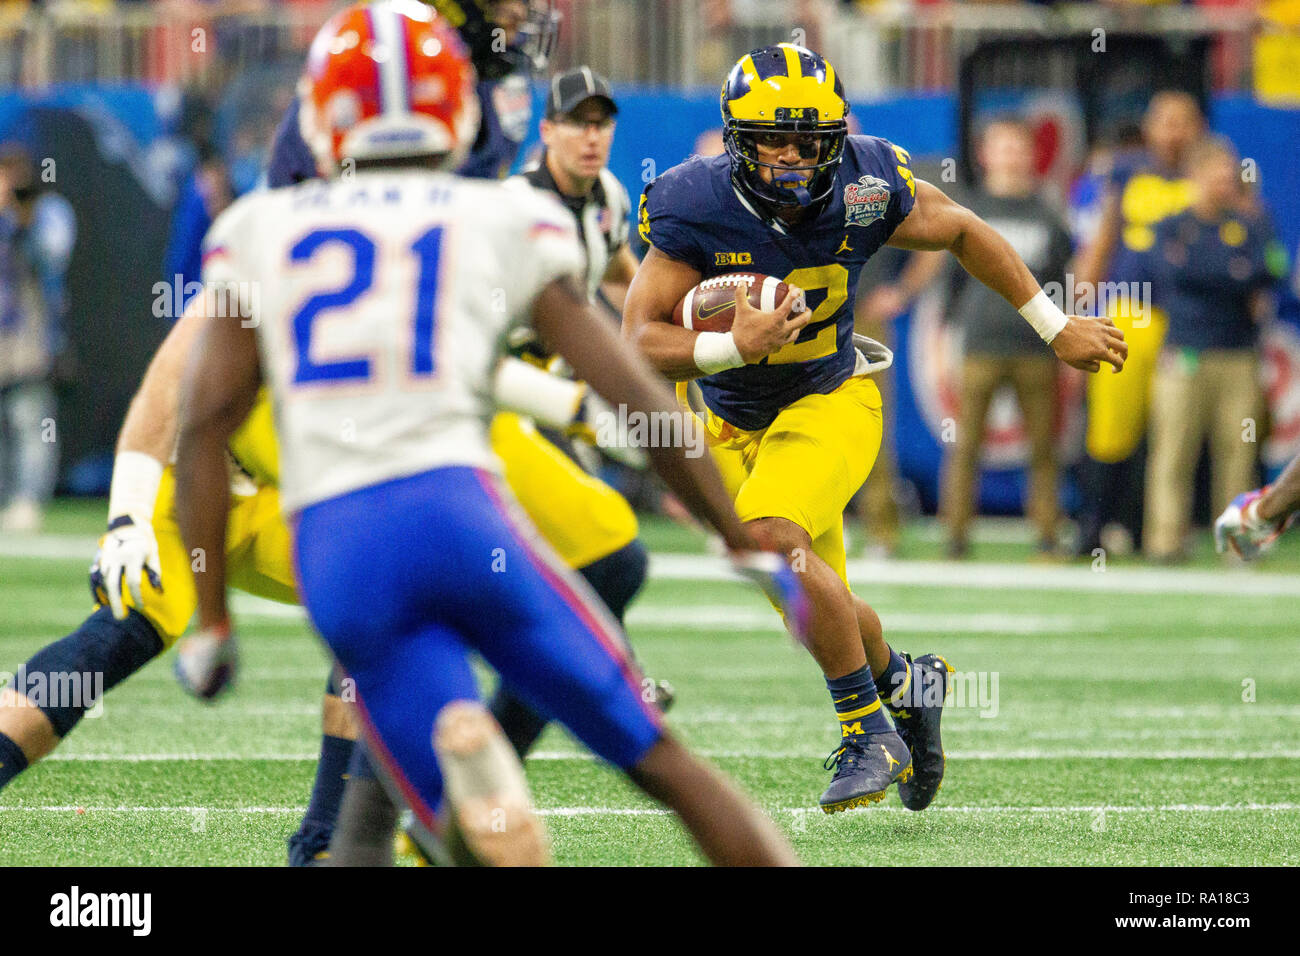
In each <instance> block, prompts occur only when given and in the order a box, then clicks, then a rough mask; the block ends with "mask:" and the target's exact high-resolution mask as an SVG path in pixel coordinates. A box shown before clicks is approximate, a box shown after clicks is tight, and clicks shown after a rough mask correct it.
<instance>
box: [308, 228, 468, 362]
mask: <svg viewBox="0 0 1300 956" xmlns="http://www.w3.org/2000/svg"><path fill="white" fill-rule="evenodd" d="M442 236H443V227H442V226H434V227H433V228H431V229H429V230H427V231H426V232H424V233H423V234H421V235H420V236H419V238H417V239H416V240H415V241H414V242H412V243H411V244H410V246H409V247H408V249H407V252H408V253H409V254H410V255H412V256H414V257H415V260H416V269H417V272H416V275H417V279H416V295H415V314H414V315H413V316H411V319H410V342H409V349H408V354H409V366H408V368H407V369H406V372H407V374H408V375H410V376H411V377H412V378H415V379H422V380H429V381H432V380H433V379H434V377H435V376H436V375H437V371H438V369H437V358H436V350H435V349H434V335H435V333H436V329H435V322H436V318H437V317H436V316H435V314H434V312H435V310H436V309H437V304H438V269H439V264H440V263H441V260H442ZM328 248H342V249H345V250H347V251H348V252H349V253H350V254H351V257H352V274H351V278H349V279H348V281H347V282H346V283H344V284H343V285H342V286H340V287H339V288H337V289H333V290H330V291H324V292H317V293H316V294H314V295H312V296H310V297H309V298H308V299H307V300H306V301H305V302H303V304H302V305H301V306H300V307H299V309H298V311H297V312H295V313H294V314H293V317H292V318H291V319H290V320H289V323H290V332H291V335H292V338H293V344H294V372H293V384H294V385H300V386H309V385H342V384H357V383H361V382H369V381H370V380H371V378H372V375H373V374H374V372H375V369H374V367H373V366H374V361H375V358H374V356H373V355H356V356H349V357H345V358H334V359H330V360H328V361H320V362H317V361H315V360H313V359H312V357H311V351H312V334H313V332H314V330H315V327H316V322H317V320H318V319H321V318H322V317H325V316H328V315H329V314H330V313H331V312H337V311H341V310H344V309H348V308H351V307H353V306H355V305H357V304H358V302H359V301H360V300H361V299H362V298H363V297H364V296H365V295H366V293H367V292H369V291H370V290H371V288H372V286H373V284H374V281H375V256H376V248H375V242H374V240H373V239H371V238H370V237H369V236H367V235H366V234H365V233H363V232H361V231H360V230H358V229H316V230H314V231H312V232H309V233H307V235H305V236H303V237H302V238H301V239H299V240H298V241H297V242H295V243H294V244H293V246H292V247H291V248H290V249H289V263H290V265H291V266H293V265H300V264H303V263H310V262H311V261H312V260H313V259H314V258H315V257H316V255H317V254H318V253H319V252H320V251H321V250H322V249H328Z"/></svg>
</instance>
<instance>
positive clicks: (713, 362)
mask: <svg viewBox="0 0 1300 956" xmlns="http://www.w3.org/2000/svg"><path fill="white" fill-rule="evenodd" d="M744 364H745V360H744V359H743V358H741V357H740V349H738V348H736V339H735V336H733V335H732V334H731V333H730V332H701V333H700V334H699V335H697V336H695V367H696V368H698V369H699V370H700V371H701V372H703V373H704V374H705V375H712V374H713V373H714V372H725V371H726V370H727V369H729V368H740V367H741V366H742V365H744Z"/></svg>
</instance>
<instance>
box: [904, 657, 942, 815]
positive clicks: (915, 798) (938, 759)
mask: <svg viewBox="0 0 1300 956" xmlns="http://www.w3.org/2000/svg"><path fill="white" fill-rule="evenodd" d="M908 660H909V662H910V663H911V666H912V668H913V671H912V687H911V689H910V690H909V692H908V697H909V698H910V699H909V701H907V702H905V704H904V709H903V710H900V711H896V712H895V713H894V726H895V727H896V728H897V729H898V734H899V736H900V737H902V738H903V741H904V742H905V743H906V744H907V749H908V751H909V752H910V753H911V755H912V771H913V773H912V775H911V778H910V779H908V780H907V781H902V780H900V781H899V782H898V796H899V799H900V800H902V801H903V806H905V807H907V809H909V810H924V809H925V808H926V807H928V806H929V805H930V801H932V800H933V799H934V795H935V794H936V793H938V792H939V788H940V787H941V786H942V785H943V771H944V768H945V767H946V765H947V763H948V755H947V754H945V753H944V752H943V743H942V741H940V739H939V718H940V717H942V716H943V702H944V699H945V698H946V697H947V695H948V685H949V683H951V677H950V675H951V674H952V673H953V669H952V665H951V664H949V663H948V662H947V661H946V660H944V659H943V658H942V657H940V656H939V655H938V654H925V655H923V656H921V657H918V658H917V659H916V660H914V661H913V660H911V658H908Z"/></svg>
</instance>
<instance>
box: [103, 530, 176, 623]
mask: <svg viewBox="0 0 1300 956" xmlns="http://www.w3.org/2000/svg"><path fill="white" fill-rule="evenodd" d="M145 576H147V577H148V578H149V583H150V584H151V585H153V587H154V589H155V590H157V591H161V590H162V589H163V585H162V562H161V559H160V558H159V557H158V539H157V537H155V536H154V533H153V525H152V524H150V523H149V521H147V520H143V519H142V520H137V519H136V518H134V517H132V516H131V515H120V516H118V517H116V518H114V519H113V520H112V521H110V522H109V523H108V532H107V533H106V534H105V535H104V536H103V537H102V538H100V539H99V551H98V553H97V554H96V555H95V561H94V563H93V564H91V566H90V590H91V593H92V594H93V595H94V597H95V600H96V601H98V602H99V603H100V604H103V603H105V602H107V604H108V606H109V607H111V608H112V609H113V616H114V617H115V618H117V619H118V620H119V621H120V620H122V619H123V618H125V617H126V613H127V607H126V604H125V602H124V601H123V600H122V586H123V584H125V585H126V588H127V590H128V591H129V592H130V594H131V600H133V601H134V602H135V606H136V607H137V608H139V607H142V606H143V604H144V593H143V588H142V586H141V583H140V581H141V578H143V577H145Z"/></svg>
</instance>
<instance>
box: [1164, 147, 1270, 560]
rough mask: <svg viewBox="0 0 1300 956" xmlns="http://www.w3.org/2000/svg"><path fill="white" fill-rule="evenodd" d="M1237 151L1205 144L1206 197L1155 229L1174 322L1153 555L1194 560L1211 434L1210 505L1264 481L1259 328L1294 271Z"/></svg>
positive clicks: (1199, 185)
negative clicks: (1190, 554)
mask: <svg viewBox="0 0 1300 956" xmlns="http://www.w3.org/2000/svg"><path fill="white" fill-rule="evenodd" d="M1240 170H1241V166H1240V164H1239V162H1238V159H1237V152H1236V150H1235V149H1234V148H1233V146H1232V144H1231V143H1229V142H1228V141H1227V140H1226V139H1222V138H1220V137H1214V138H1211V139H1207V140H1206V141H1204V142H1203V143H1201V144H1200V145H1198V146H1196V147H1195V148H1194V149H1193V151H1192V153H1191V155H1190V156H1189V159H1188V170H1187V172H1188V176H1189V177H1190V179H1191V181H1192V182H1193V183H1194V184H1195V186H1196V194H1197V198H1196V200H1195V201H1194V202H1193V204H1192V206H1191V208H1190V209H1188V210H1187V211H1186V212H1183V213H1180V214H1178V215H1176V216H1173V217H1171V218H1169V219H1166V220H1164V221H1163V222H1161V223H1160V224H1159V226H1157V227H1156V239H1155V246H1154V247H1153V249H1152V251H1151V256H1150V265H1149V267H1150V269H1151V275H1152V282H1153V299H1154V301H1155V303H1156V304H1157V305H1158V306H1160V308H1162V309H1163V310H1164V311H1165V313H1166V315H1167V316H1168V318H1169V329H1168V332H1167V334H1166V337H1165V344H1164V348H1163V350H1162V351H1161V353H1160V361H1159V364H1158V366H1157V369H1156V375H1155V387H1154V390H1153V393H1152V399H1151V436H1150V442H1151V463H1150V468H1149V469H1148V472H1147V482H1146V542H1145V548H1144V550H1145V551H1146V554H1147V556H1148V557H1149V558H1151V559H1153V560H1156V561H1163V562H1169V561H1175V560H1178V559H1180V558H1182V557H1183V556H1184V552H1183V547H1184V539H1185V537H1186V533H1187V526H1188V521H1189V515H1190V513H1191V507H1192V479H1193V476H1194V474H1195V471H1196V462H1197V459H1198V458H1199V457H1200V450H1201V445H1202V443H1203V442H1204V441H1205V440H1206V438H1207V437H1208V438H1209V442H1210V465H1211V475H1212V479H1211V488H1212V489H1213V496H1214V497H1213V502H1212V506H1213V508H1214V509H1215V510H1216V511H1217V510H1218V509H1220V508H1223V507H1225V506H1226V505H1227V504H1228V502H1229V501H1230V500H1231V499H1232V496H1233V495H1234V494H1236V493H1237V492H1238V491H1239V490H1240V489H1242V488H1250V487H1253V486H1254V485H1255V483H1256V482H1255V458H1256V450H1257V449H1258V447H1259V445H1258V444H1257V436H1256V434H1255V431H1256V428H1257V423H1258V420H1259V415H1260V411H1261V409H1262V407H1263V395H1262V392H1261V389H1260V384H1259V321H1260V319H1261V318H1262V317H1265V316H1267V314H1268V306H1269V304H1270V303H1269V299H1270V297H1269V291H1270V290H1271V288H1272V287H1273V286H1274V284H1275V283H1276V282H1277V281H1279V280H1281V279H1282V278H1283V277H1284V276H1285V275H1286V254H1285V252H1284V251H1282V247H1281V246H1280V245H1279V244H1278V243H1277V242H1276V241H1275V240H1274V239H1273V232H1272V228H1271V225H1270V223H1269V221H1268V218H1267V216H1265V215H1264V214H1262V213H1259V212H1253V211H1250V210H1251V209H1253V207H1254V205H1255V204H1254V203H1253V202H1251V201H1250V200H1249V199H1248V197H1247V196H1246V195H1245V191H1244V189H1243V187H1242V183H1241V177H1240Z"/></svg>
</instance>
